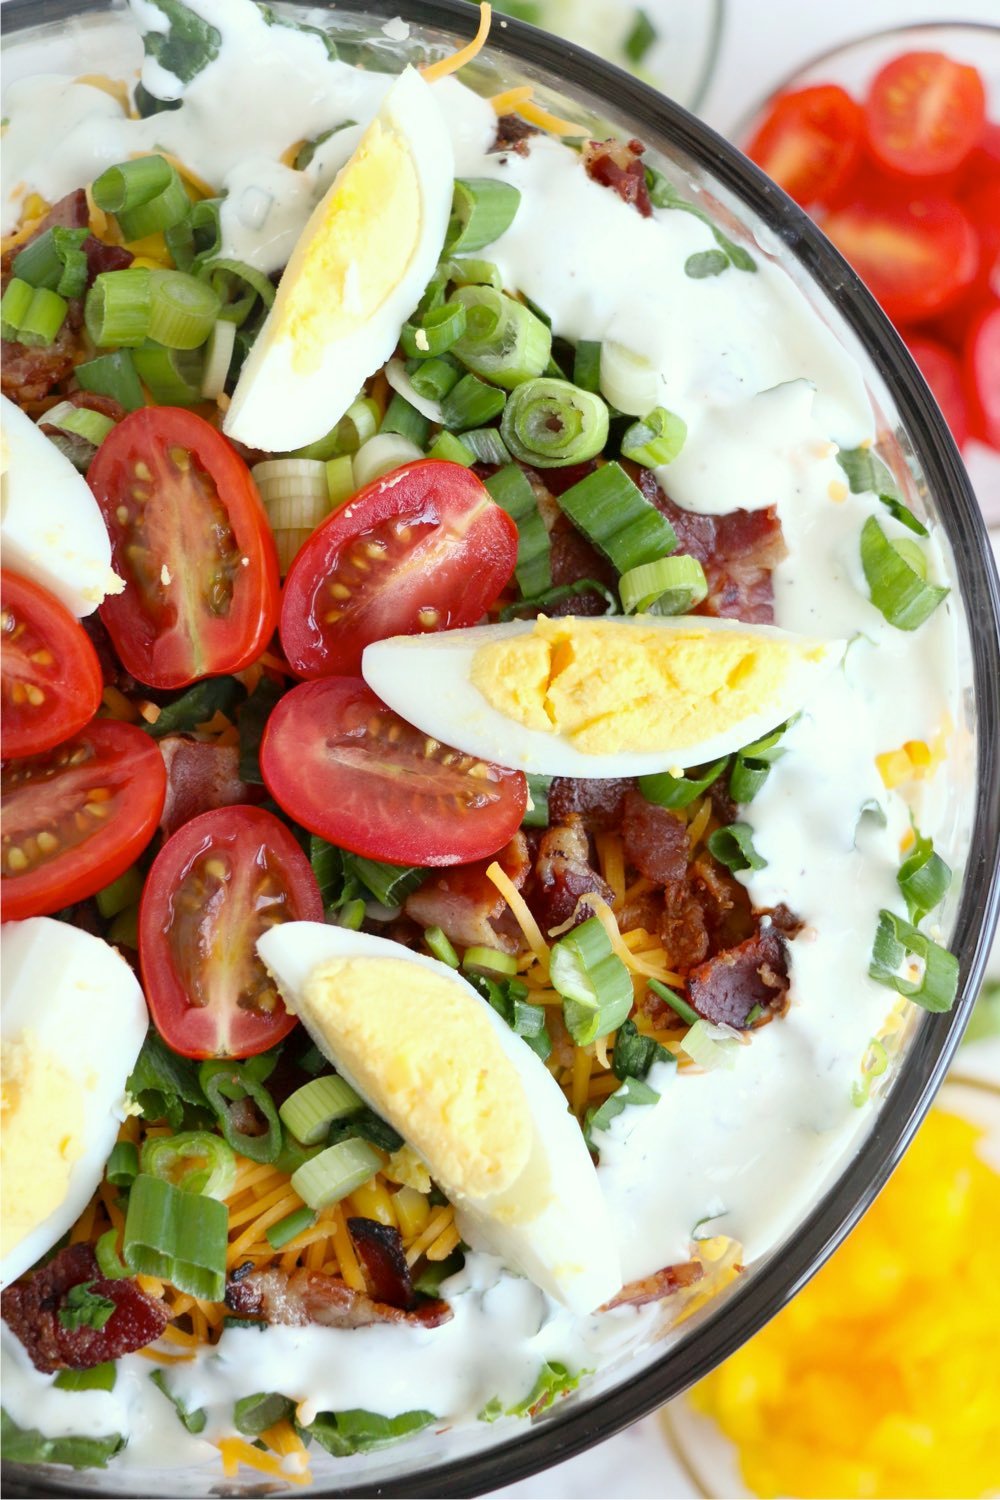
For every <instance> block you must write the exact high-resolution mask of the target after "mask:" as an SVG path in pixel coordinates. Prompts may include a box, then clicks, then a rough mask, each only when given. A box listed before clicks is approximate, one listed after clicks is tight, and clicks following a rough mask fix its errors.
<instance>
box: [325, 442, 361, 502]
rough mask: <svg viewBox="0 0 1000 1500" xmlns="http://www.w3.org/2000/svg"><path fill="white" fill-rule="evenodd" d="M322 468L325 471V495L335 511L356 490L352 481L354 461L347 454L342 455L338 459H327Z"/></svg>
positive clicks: (355, 485)
mask: <svg viewBox="0 0 1000 1500" xmlns="http://www.w3.org/2000/svg"><path fill="white" fill-rule="evenodd" d="M323 467H324V469H325V470H326V493H327V496H328V497H329V500H330V504H331V506H332V507H333V508H334V509H336V507H337V506H338V505H343V503H344V501H345V500H349V499H350V498H351V496H352V495H353V494H354V493H355V491H356V490H357V488H358V486H357V484H356V483H355V480H354V459H353V458H352V457H351V455H350V454H349V453H342V454H341V455H340V457H339V458H328V459H327V461H326V463H325V464H324V465H323Z"/></svg>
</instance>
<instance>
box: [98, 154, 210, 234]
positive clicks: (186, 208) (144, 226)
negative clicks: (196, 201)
mask: <svg viewBox="0 0 1000 1500" xmlns="http://www.w3.org/2000/svg"><path fill="white" fill-rule="evenodd" d="M170 171H171V177H170V181H169V182H168V184H167V186H166V187H165V188H164V190H163V192H162V193H160V194H158V195H157V197H155V198H151V199H150V201H149V202H148V203H143V204H141V205H140V206H139V207H138V208H130V209H121V210H120V211H119V212H118V213H117V214H116V215H115V217H116V219H117V220H118V228H119V229H120V230H121V232H122V239H123V240H125V241H126V243H127V244H132V243H134V242H135V241H136V240H144V239H145V238H146V236H147V235H150V234H158V233H160V232H161V231H164V232H165V231H166V230H169V229H173V228H175V227H176V225H178V224H180V223H182V222H183V221H184V220H185V219H186V218H187V217H188V215H189V214H190V212H191V199H190V198H189V197H188V191H187V188H186V187H185V186H184V183H183V181H182V179H181V177H180V174H179V173H178V172H175V171H174V169H173V168H172V167H171V169H170Z"/></svg>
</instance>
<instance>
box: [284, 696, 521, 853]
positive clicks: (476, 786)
mask: <svg viewBox="0 0 1000 1500" xmlns="http://www.w3.org/2000/svg"><path fill="white" fill-rule="evenodd" d="M260 766H261V772H262V774H263V777H264V781H265V783H266V784H267V788H268V791H269V792H270V793H271V796H272V797H273V798H274V800H275V801H276V802H277V803H278V804H279V805H280V806H281V807H283V808H284V810H285V812H286V813H287V814H288V815H289V817H290V818H293V819H294V820H295V821H296V822H297V823H301V824H302V825H303V827H305V828H308V829H309V830H310V832H311V833H318V834H319V835H320V837H321V838H325V839H328V840H329V841H330V843H332V844H339V845H340V846H341V847H342V848H344V849H351V850H353V852H354V853H355V854H362V855H364V856H365V857H366V858H367V859H384V860H388V861H389V862H390V863H392V864H399V865H460V864H468V863H469V862H470V861H472V860H474V859H485V858H486V856H487V855H489V854H495V853H496V851H497V850H498V849H502V848H503V846H504V845H505V844H506V843H507V842H508V840H509V839H511V838H512V837H513V835H514V833H515V832H516V830H517V829H518V828H519V827H520V826H521V819H522V818H523V817H524V811H525V808H526V806H527V795H528V789H527V782H526V781H525V778H524V776H523V775H522V773H521V772H520V771H509V770H506V769H505V768H503V767H502V766H494V765H491V764H489V763H488V762H485V761H480V760H477V759H476V757H475V756H473V755H463V754H462V753H461V752H460V751H458V750H450V749H449V748H448V746H447V745H440V744H438V742H437V740H434V739H430V738H429V737H428V736H427V735H425V734H421V733H420V731H419V730H418V729H414V728H413V726H412V724H407V723H406V721H405V719H401V718H399V716H398V715H397V714H394V713H393V712H392V710H391V709H390V708H387V707H386V706H385V704H384V703H383V702H382V701H381V699H380V698H376V696H375V694H374V693H373V692H372V691H371V689H370V688H369V687H367V686H366V685H365V684H364V683H363V682H362V681H361V680H360V678H357V677H324V678H323V679H322V680H321V681H319V682H304V683H301V684H300V685H299V686H298V687H296V688H293V689H292V691H291V692H290V693H286V694H285V696H284V697H283V698H282V699H281V700H280V701H279V703H278V705H277V707H276V708H275V709H274V711H273V712H272V714H271V717H270V719H269V720H268V724H267V728H266V730H265V731H264V739H263V742H262V744H261V747H260Z"/></svg>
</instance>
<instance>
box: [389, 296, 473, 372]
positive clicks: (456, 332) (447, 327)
mask: <svg viewBox="0 0 1000 1500" xmlns="http://www.w3.org/2000/svg"><path fill="white" fill-rule="evenodd" d="M466 317H467V314H466V310H465V308H464V307H463V306H462V304H461V303H460V302H445V303H444V304H443V305H442V306H441V307H434V308H431V309H430V311H429V312H426V313H424V315H423V317H422V318H421V320H420V322H419V323H413V322H410V323H404V324H403V327H402V329H401V331H400V335H399V342H400V345H401V347H402V350H403V353H404V354H405V355H406V356H407V358H408V359H431V358H435V357H437V356H439V355H442V354H447V353H448V350H449V349H451V348H452V346H453V345H454V344H455V343H456V341H457V340H458V339H460V338H461V337H462V335H463V334H464V332H465V328H466Z"/></svg>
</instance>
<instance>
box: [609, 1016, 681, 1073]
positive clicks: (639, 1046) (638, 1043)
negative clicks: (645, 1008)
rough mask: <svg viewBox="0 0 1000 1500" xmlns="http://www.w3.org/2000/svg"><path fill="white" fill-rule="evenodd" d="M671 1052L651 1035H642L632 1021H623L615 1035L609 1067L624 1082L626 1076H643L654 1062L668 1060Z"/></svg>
mask: <svg viewBox="0 0 1000 1500" xmlns="http://www.w3.org/2000/svg"><path fill="white" fill-rule="evenodd" d="M670 1057H671V1054H670V1053H669V1052H668V1051H667V1049H666V1047H661V1045H660V1043H659V1042H658V1041H656V1040H655V1039H654V1038H653V1037H651V1036H643V1034H642V1032H641V1031H640V1030H639V1028H638V1027H637V1026H636V1024H635V1022H634V1021H623V1022H622V1024H621V1025H620V1026H619V1028H618V1034H617V1036H616V1037H615V1049H614V1052H613V1053H612V1057H611V1068H612V1071H613V1073H614V1075H615V1077H616V1078H620V1079H621V1081H622V1082H623V1083H624V1082H625V1080H626V1079H627V1078H645V1077H646V1074H647V1073H648V1072H649V1070H650V1068H651V1067H652V1066H653V1064H654V1063H655V1062H668V1061H669V1060H670Z"/></svg>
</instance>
